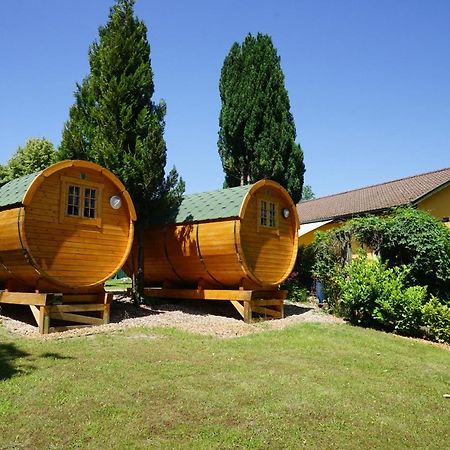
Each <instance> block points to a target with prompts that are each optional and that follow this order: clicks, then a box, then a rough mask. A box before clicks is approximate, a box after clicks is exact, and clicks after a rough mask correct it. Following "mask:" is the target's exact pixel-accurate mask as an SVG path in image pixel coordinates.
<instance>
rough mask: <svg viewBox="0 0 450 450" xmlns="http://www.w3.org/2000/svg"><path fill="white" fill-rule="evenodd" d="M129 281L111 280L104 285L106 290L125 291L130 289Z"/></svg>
mask: <svg viewBox="0 0 450 450" xmlns="http://www.w3.org/2000/svg"><path fill="white" fill-rule="evenodd" d="M131 285H132V283H131V279H130V278H111V279H110V280H108V281H107V282H106V283H105V289H106V290H117V289H120V290H126V289H129V288H131Z"/></svg>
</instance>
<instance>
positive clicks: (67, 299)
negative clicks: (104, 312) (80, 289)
mask: <svg viewBox="0 0 450 450" xmlns="http://www.w3.org/2000/svg"><path fill="white" fill-rule="evenodd" d="M98 301H99V300H98V294H64V303H98ZM101 302H102V303H103V301H102V300H101Z"/></svg>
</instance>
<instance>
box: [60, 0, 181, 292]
mask: <svg viewBox="0 0 450 450" xmlns="http://www.w3.org/2000/svg"><path fill="white" fill-rule="evenodd" d="M89 65H90V73H89V75H88V76H87V77H86V78H85V79H84V80H83V82H82V83H81V85H79V84H78V85H77V88H76V91H75V103H74V105H73V106H72V107H71V109H70V114H69V120H68V122H67V123H66V124H65V127H64V131H63V136H62V142H61V146H60V149H59V158H60V159H86V160H90V161H93V162H96V163H98V164H100V165H102V166H104V167H106V168H108V169H109V170H111V171H112V172H113V173H114V174H115V175H117V176H118V177H119V178H120V179H121V180H122V182H123V183H124V184H125V186H126V188H127V190H128V192H129V193H130V195H131V197H132V199H133V203H134V205H135V207H136V210H137V215H138V221H137V224H136V226H137V239H138V249H139V250H138V268H134V270H135V273H136V280H135V281H136V283H135V284H134V287H135V288H137V289H135V295H134V297H135V300H136V301H138V300H140V299H141V298H142V292H143V270H144V268H143V264H144V254H143V252H144V249H143V232H144V227H145V225H146V224H147V223H148V222H149V221H150V220H151V218H152V216H153V215H154V214H155V212H156V211H161V209H164V208H173V207H176V206H177V205H178V204H179V203H180V202H181V196H182V194H183V192H184V183H183V181H182V180H181V179H179V177H178V173H177V171H176V169H175V168H173V169H172V170H171V171H170V173H169V174H168V175H167V176H166V175H165V166H166V154H167V149H166V143H165V140H164V127H165V122H164V117H165V114H166V105H165V103H164V102H160V103H159V104H155V103H154V102H153V101H152V96H153V93H154V84H153V72H152V68H151V61H150V45H149V43H148V40H147V27H146V26H145V24H144V22H142V21H141V20H139V19H138V18H136V17H135V16H134V0H116V3H115V4H114V5H113V6H112V8H111V9H110V13H109V19H108V22H107V24H106V25H105V26H102V27H100V28H99V39H98V42H94V43H93V44H92V45H91V47H90V49H89ZM136 269H137V271H136Z"/></svg>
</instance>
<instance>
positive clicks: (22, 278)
mask: <svg viewBox="0 0 450 450" xmlns="http://www.w3.org/2000/svg"><path fill="white" fill-rule="evenodd" d="M135 219H136V214H135V211H134V207H133V204H132V202H131V199H130V197H129V195H128V193H127V192H126V190H125V188H124V186H123V185H122V183H121V182H120V181H119V180H118V179H117V178H116V177H115V176H114V175H113V174H112V173H111V172H109V171H107V170H106V169H104V168H102V167H100V166H98V165H96V164H93V163H90V162H86V161H63V162H61V163H57V164H54V165H53V166H51V167H49V168H47V169H45V170H44V171H42V172H39V173H36V174H32V175H27V176H25V177H22V178H20V179H17V180H13V181H11V182H10V183H7V184H6V185H4V186H2V187H0V303H18V304H29V305H33V306H34V307H32V308H31V309H32V311H33V314H34V315H35V317H36V320H37V321H38V323H39V325H40V327H41V328H43V329H45V328H46V327H45V326H44V325H42V322H43V317H44V318H45V317H48V318H53V319H60V320H64V321H73V322H77V321H78V320H76V319H80V317H77V316H79V314H77V313H80V312H82V313H88V315H89V317H88V316H86V317H87V318H85V319H82V317H81V319H82V320H79V322H80V323H85V324H98V323H104V322H105V321H106V320H109V304H110V299H109V297H108V296H105V292H104V288H103V286H104V282H105V281H106V280H107V279H108V278H110V277H111V276H112V275H114V274H115V273H116V272H117V271H118V270H119V269H120V268H121V267H122V265H123V264H124V262H125V261H126V259H127V257H128V254H129V252H130V249H131V246H132V242H133V237H134V226H133V221H134V220H135ZM54 294H59V295H54ZM27 299H28V300H27ZM43 299H44V300H43ZM55 299H56V300H55ZM27 302H28V303H27ZM36 308H38V310H39V314H38V313H37V311H36ZM41 308H43V309H41ZM91 316H92V317H91ZM93 316H100V317H93ZM38 318H39V320H38ZM83 320H84V321H83Z"/></svg>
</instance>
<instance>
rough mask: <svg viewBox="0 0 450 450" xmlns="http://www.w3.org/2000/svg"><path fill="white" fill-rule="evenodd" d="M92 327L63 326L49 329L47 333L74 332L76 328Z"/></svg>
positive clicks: (85, 326) (87, 326)
mask: <svg viewBox="0 0 450 450" xmlns="http://www.w3.org/2000/svg"><path fill="white" fill-rule="evenodd" d="M90 327H92V325H64V326H60V327H50V328H49V332H51V333H53V332H57V331H69V330H76V329H78V328H90Z"/></svg>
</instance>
